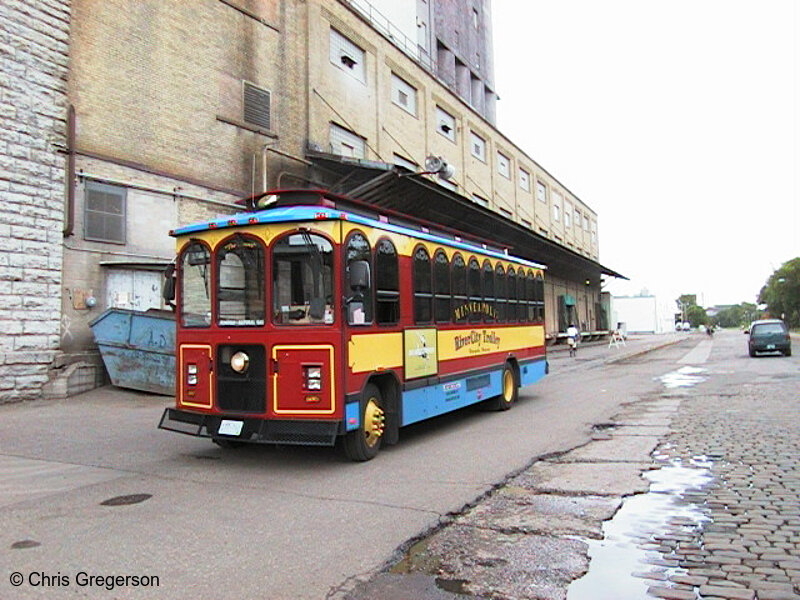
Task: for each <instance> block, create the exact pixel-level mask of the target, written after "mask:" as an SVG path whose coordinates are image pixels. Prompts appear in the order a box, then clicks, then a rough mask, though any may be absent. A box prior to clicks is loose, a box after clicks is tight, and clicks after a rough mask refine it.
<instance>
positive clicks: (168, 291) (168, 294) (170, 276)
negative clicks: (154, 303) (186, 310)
mask: <svg viewBox="0 0 800 600" xmlns="http://www.w3.org/2000/svg"><path fill="white" fill-rule="evenodd" d="M174 274H175V265H173V264H169V265H167V267H166V268H165V269H164V283H163V285H162V286H161V297H162V298H164V301H165V302H166V303H168V304H169V303H170V302H172V301H173V300H175V277H174Z"/></svg>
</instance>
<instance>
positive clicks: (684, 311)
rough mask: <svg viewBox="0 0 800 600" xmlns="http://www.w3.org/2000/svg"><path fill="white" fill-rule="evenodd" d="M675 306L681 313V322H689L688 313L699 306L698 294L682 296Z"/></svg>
mask: <svg viewBox="0 0 800 600" xmlns="http://www.w3.org/2000/svg"><path fill="white" fill-rule="evenodd" d="M675 304H677V305H678V310H679V311H680V313H681V321H689V313H688V311H689V308H690V307H692V306H697V294H681V295H680V296H679V297H678V299H677V300H675Z"/></svg>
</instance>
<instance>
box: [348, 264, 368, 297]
mask: <svg viewBox="0 0 800 600" xmlns="http://www.w3.org/2000/svg"><path fill="white" fill-rule="evenodd" d="M349 270H350V290H351V291H352V292H354V293H357V292H363V291H364V290H366V289H368V288H369V279H370V278H369V263H368V262H367V261H365V260H354V261H353V262H351V263H350V267H349Z"/></svg>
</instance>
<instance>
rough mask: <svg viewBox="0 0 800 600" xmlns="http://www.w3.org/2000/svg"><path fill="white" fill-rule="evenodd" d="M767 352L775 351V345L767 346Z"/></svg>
mask: <svg viewBox="0 0 800 600" xmlns="http://www.w3.org/2000/svg"><path fill="white" fill-rule="evenodd" d="M767 350H775V344H767Z"/></svg>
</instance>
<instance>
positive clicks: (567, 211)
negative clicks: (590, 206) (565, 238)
mask: <svg viewBox="0 0 800 600" xmlns="http://www.w3.org/2000/svg"><path fill="white" fill-rule="evenodd" d="M571 226H572V207H571V206H570V205H569V204H567V205H565V206H564V227H571Z"/></svg>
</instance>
